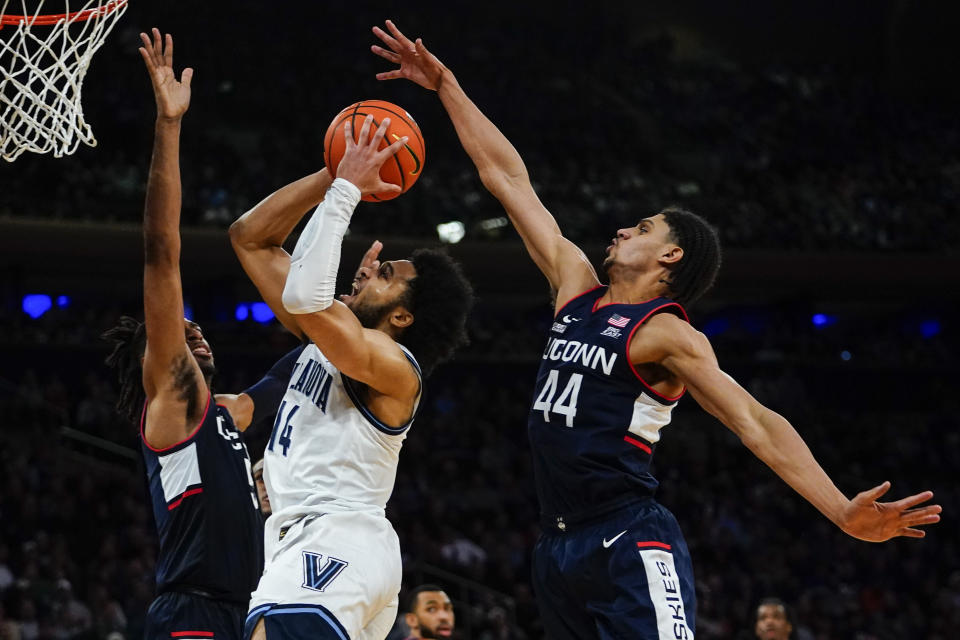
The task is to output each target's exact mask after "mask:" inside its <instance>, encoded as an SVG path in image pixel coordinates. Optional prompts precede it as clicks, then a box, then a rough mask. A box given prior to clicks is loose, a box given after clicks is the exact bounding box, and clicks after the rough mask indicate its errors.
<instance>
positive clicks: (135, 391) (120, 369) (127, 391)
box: [100, 316, 147, 424]
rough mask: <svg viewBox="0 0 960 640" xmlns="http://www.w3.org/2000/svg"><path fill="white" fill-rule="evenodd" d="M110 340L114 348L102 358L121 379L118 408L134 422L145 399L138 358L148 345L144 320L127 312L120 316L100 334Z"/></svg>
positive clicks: (138, 417) (121, 413) (120, 412)
mask: <svg viewBox="0 0 960 640" xmlns="http://www.w3.org/2000/svg"><path fill="white" fill-rule="evenodd" d="M100 337H101V338H102V339H103V340H106V341H107V342H112V343H113V351H111V352H110V355H108V356H107V358H106V360H104V362H105V363H106V365H107V366H108V367H110V368H111V369H113V370H114V371H116V373H117V381H118V382H119V383H120V395H119V397H118V398H117V412H118V413H119V414H120V415H122V416H124V417H125V418H127V419H128V420H129V421H130V422H132V423H134V424H136V423H137V421H138V420H139V419H140V411H141V409H142V408H143V403H144V402H146V400H147V394H146V393H145V392H144V390H143V372H142V367H141V364H140V359H141V358H142V357H143V352H144V350H145V349H146V347H147V332H146V329H145V327H144V324H143V323H142V322H140V321H139V320H137V319H135V318H131V317H130V316H121V317H120V321H119V322H118V323H117V325H116V326H115V327H113V328H112V329H109V330H107V331H105V332H104V333H103V335H101V336H100Z"/></svg>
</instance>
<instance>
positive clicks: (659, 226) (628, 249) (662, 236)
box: [603, 213, 676, 272]
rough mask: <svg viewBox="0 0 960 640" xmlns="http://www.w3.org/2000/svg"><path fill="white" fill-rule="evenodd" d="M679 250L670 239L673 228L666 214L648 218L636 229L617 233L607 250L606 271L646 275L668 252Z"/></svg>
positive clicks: (604, 265)
mask: <svg viewBox="0 0 960 640" xmlns="http://www.w3.org/2000/svg"><path fill="white" fill-rule="evenodd" d="M671 246H676V244H675V243H674V242H673V241H672V239H671V236H670V225H668V224H667V221H666V219H665V218H664V217H663V214H661V213H658V214H657V215H655V216H650V217H649V218H644V219H643V220H641V221H640V222H638V223H637V225H636V226H635V227H625V228H623V229H618V230H617V235H616V237H614V238H613V242H611V243H610V245H609V246H608V247H607V257H606V258H605V259H604V261H603V268H604V269H606V270H607V272H609V271H610V270H611V269H620V270H625V271H646V270H647V269H650V268H654V267H656V266H657V264H658V263H657V259H658V258H659V257H660V256H661V255H663V253H664V252H665V250H666V249H668V248H669V247H671Z"/></svg>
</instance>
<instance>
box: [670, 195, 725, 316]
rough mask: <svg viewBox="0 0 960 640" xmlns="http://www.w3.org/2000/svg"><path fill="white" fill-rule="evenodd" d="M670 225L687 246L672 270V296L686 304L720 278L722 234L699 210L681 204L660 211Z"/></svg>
mask: <svg viewBox="0 0 960 640" xmlns="http://www.w3.org/2000/svg"><path fill="white" fill-rule="evenodd" d="M660 213H661V214H662V215H663V217H664V219H665V220H666V222H667V224H668V225H669V226H670V235H671V237H672V239H673V241H674V242H676V243H677V245H679V246H680V248H681V249H683V257H682V258H680V261H679V262H677V263H676V265H675V266H674V267H673V270H672V272H671V274H670V281H669V282H668V283H667V284H668V286H669V287H670V297H671V298H672V299H674V300H676V301H677V302H679V303H680V304H682V305H689V304H692V303H693V302H694V301H696V300H697V298H699V297H700V296H702V295H703V294H704V292H706V291H707V289H709V288H710V287H712V286H713V282H714V281H715V280H716V279H717V271H719V270H720V259H721V255H720V238H719V236H718V235H717V230H716V229H715V228H714V227H713V226H712V225H711V224H710V223H709V222H707V221H706V220H704V219H703V218H701V217H700V216H698V215H697V214H695V213H691V212H690V211H687V210H685V209H681V208H679V207H667V208H666V209H664V210H663V211H661V212H660Z"/></svg>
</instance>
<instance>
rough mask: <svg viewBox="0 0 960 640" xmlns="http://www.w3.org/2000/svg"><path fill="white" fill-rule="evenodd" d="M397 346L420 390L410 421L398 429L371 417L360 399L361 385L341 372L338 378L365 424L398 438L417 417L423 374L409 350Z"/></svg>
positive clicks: (371, 414) (421, 395) (375, 417)
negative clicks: (415, 376)
mask: <svg viewBox="0 0 960 640" xmlns="http://www.w3.org/2000/svg"><path fill="white" fill-rule="evenodd" d="M397 346H398V347H400V350H401V351H403V355H405V356H406V357H407V360H409V361H410V365H411V366H412V367H413V370H414V371H415V372H416V374H417V380H418V381H419V382H420V388H419V389H418V390H417V397H416V398H414V401H413V411H411V412H410V419H409V420H407V421H406V422H405V423H403V424H402V425H400V426H399V427H391V426H389V425H387V424H384V423H383V422H381V421H380V419H379V418H377V416H375V415H373V412H372V411H370V409H369V408H368V407H367V405H366V404H364V402H363V400H362V399H361V397H360V389H361V387H362V385H361V383H359V382H357V381H356V380H354V379H353V378H350V377H348V376H346V375H345V374H343V373H342V372H341V373H340V377H341V378H342V379H343V388H344V390H345V391H346V392H347V396H349V397H350V401H351V402H353V404H354V406H355V407H356V408H357V411H359V412H360V415H362V416H363V417H364V418H366V419H367V422H369V423H370V424H372V425H373V426H374V427H376V428H377V429H378V430H379V431H382V432H383V433H385V434H387V435H391V436H398V435H400V434H402V433H403V432H405V431H406V430H407V429H409V428H410V425H411V424H413V419H414V418H416V417H417V411H419V410H420V398H422V397H423V373H422V372H421V371H420V363H418V362H417V359H416V358H414V357H413V354H412V353H410V350H409V349H407V348H406V347H405V346H403V345H402V344H398V345H397Z"/></svg>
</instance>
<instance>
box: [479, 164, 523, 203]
mask: <svg viewBox="0 0 960 640" xmlns="http://www.w3.org/2000/svg"><path fill="white" fill-rule="evenodd" d="M479 174H480V182H482V183H483V186H484V187H485V188H486V190H487V191H489V192H490V193H492V194H493V195H494V197H496V198H498V199H500V198H501V197H502V196H504V195H506V194H508V193H509V192H510V191H512V190H516V189H519V188H522V187H524V186H527V185H529V184H530V176H529V175H528V174H527V170H526V168H525V167H524V166H523V165H522V164H521V165H520V166H518V167H509V168H504V167H498V166H493V165H490V166H485V167H481V168H480V169H479Z"/></svg>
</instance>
